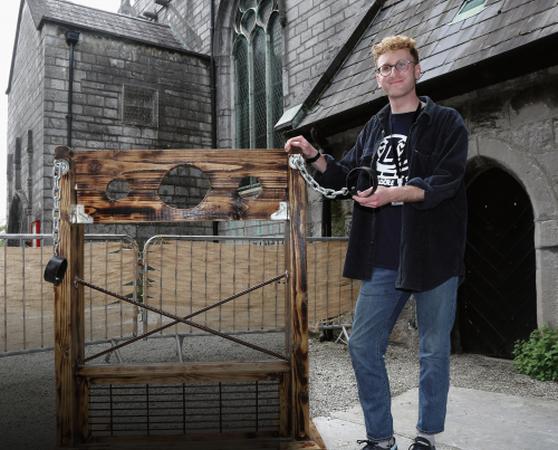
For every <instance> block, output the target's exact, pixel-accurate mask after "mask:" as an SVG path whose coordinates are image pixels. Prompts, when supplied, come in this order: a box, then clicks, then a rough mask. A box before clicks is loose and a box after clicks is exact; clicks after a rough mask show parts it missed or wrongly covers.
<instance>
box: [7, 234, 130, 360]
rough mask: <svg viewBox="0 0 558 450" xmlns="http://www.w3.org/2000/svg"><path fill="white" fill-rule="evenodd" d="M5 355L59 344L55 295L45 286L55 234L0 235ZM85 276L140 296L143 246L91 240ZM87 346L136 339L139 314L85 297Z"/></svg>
mask: <svg viewBox="0 0 558 450" xmlns="http://www.w3.org/2000/svg"><path fill="white" fill-rule="evenodd" d="M0 245H2V247H0V271H1V275H0V355H13V354H19V353H30V352H36V351H43V350H49V349H51V348H52V346H53V343H54V291H53V289H52V285H51V284H49V283H47V282H45V281H44V280H43V270H44V267H45V266H46V264H47V262H48V260H49V258H50V257H51V256H52V235H50V234H0ZM84 256H85V259H84V276H85V277H86V278H88V279H91V280H94V282H95V283H96V284H98V285H100V286H104V287H105V288H107V289H112V290H116V291H117V292H120V293H121V294H122V295H130V296H132V297H133V298H136V296H137V280H138V278H139V274H140V272H139V267H138V261H139V251H138V246H137V244H136V243H135V241H133V240H132V239H131V238H130V237H129V236H127V235H120V234H105V235H98V234H92V235H89V234H88V235H86V236H85V245H84ZM85 304H86V306H85V321H86V336H85V338H86V342H87V343H88V344H90V343H99V342H107V341H111V340H114V339H120V338H124V337H127V336H131V335H134V334H135V333H136V332H137V328H138V312H137V310H136V309H135V308H130V307H127V306H125V305H121V304H119V303H115V302H113V301H112V300H111V299H109V298H107V296H104V295H96V294H94V293H89V292H86V293H85Z"/></svg>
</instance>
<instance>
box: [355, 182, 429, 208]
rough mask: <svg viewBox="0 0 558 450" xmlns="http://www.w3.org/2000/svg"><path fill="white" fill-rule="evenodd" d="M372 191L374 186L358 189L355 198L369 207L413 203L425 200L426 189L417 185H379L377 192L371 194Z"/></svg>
mask: <svg viewBox="0 0 558 450" xmlns="http://www.w3.org/2000/svg"><path fill="white" fill-rule="evenodd" d="M371 192H372V188H368V189H366V190H365V191H358V192H357V195H353V200H354V201H355V202H358V203H359V204H361V205H362V206H365V207H367V208H379V207H381V206H384V205H387V204H388V203H398V202H402V203H412V202H422V201H423V200H424V190H422V189H421V188H418V187H416V186H396V187H390V188H387V187H385V186H378V189H376V192H374V193H373V194H372V195H370V193H371Z"/></svg>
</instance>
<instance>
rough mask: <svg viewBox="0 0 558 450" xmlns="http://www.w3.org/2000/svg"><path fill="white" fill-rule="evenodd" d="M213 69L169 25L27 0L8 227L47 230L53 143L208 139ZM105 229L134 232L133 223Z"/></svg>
mask: <svg viewBox="0 0 558 450" xmlns="http://www.w3.org/2000/svg"><path fill="white" fill-rule="evenodd" d="M209 71H210V58H209V56H208V55H206V54H202V53H198V52H194V51H190V50H187V49H186V48H185V47H184V46H183V45H182V43H181V42H180V41H178V40H177V38H176V37H175V36H174V33H173V32H172V30H171V28H170V27H169V26H167V25H164V24H160V23H154V22H150V21H146V20H143V19H139V18H137V17H130V16H125V15H119V14H113V13H108V12H105V11H100V10H96V9H92V8H85V7H82V6H78V5H74V4H72V3H68V2H59V1H54V0H46V1H43V0H23V1H22V2H21V6H20V14H19V19H18V28H17V35H16V41H15V44H14V52H13V60H12V66H11V72H10V79H9V85H8V89H7V93H8V96H9V97H8V99H9V112H8V116H9V119H8V130H9V132H8V133H9V134H8V143H7V144H8V174H7V175H8V192H7V195H8V205H9V219H8V222H9V223H8V230H9V231H10V232H30V231H32V230H38V229H39V228H40V229H42V230H43V231H45V232H49V231H50V223H51V210H52V160H53V154H54V149H55V147H57V146H59V145H69V146H71V147H75V148H80V149H122V150H125V149H129V148H204V147H211V145H212V140H211V123H212V120H211V87H210V85H209ZM170 175H172V174H170ZM169 189H175V190H176V191H177V192H176V193H177V194H180V192H179V189H185V187H184V186H182V187H176V188H174V187H170V188H169V187H167V188H166V191H165V190H163V192H162V194H169V193H170V194H174V193H175V192H174V190H172V191H170V192H169ZM209 230H211V228H209ZM103 231H114V232H127V233H129V234H131V235H132V236H135V235H136V230H135V228H134V227H130V226H127V227H123V226H118V227H116V226H115V227H105V228H104V229H103ZM165 231H166V232H174V231H175V230H174V228H173V227H167V229H166V230H165ZM189 231H191V232H194V233H203V232H207V231H208V229H207V225H206V226H203V225H202V226H200V227H198V228H191V227H190V228H189ZM148 233H149V230H146V231H145V234H148Z"/></svg>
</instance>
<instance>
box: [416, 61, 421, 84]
mask: <svg viewBox="0 0 558 450" xmlns="http://www.w3.org/2000/svg"><path fill="white" fill-rule="evenodd" d="M420 77H422V69H421V68H420V64H415V79H417V80H420Z"/></svg>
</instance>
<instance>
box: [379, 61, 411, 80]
mask: <svg viewBox="0 0 558 450" xmlns="http://www.w3.org/2000/svg"><path fill="white" fill-rule="evenodd" d="M411 64H416V62H415V61H409V60H408V59H400V60H399V61H397V62H396V63H395V64H382V65H381V66H380V67H378V68H377V69H376V73H378V74H380V75H381V76H383V77H387V76H389V75H391V73H392V71H393V69H394V68H395V70H397V72H407V70H409V67H410V65H411Z"/></svg>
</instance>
